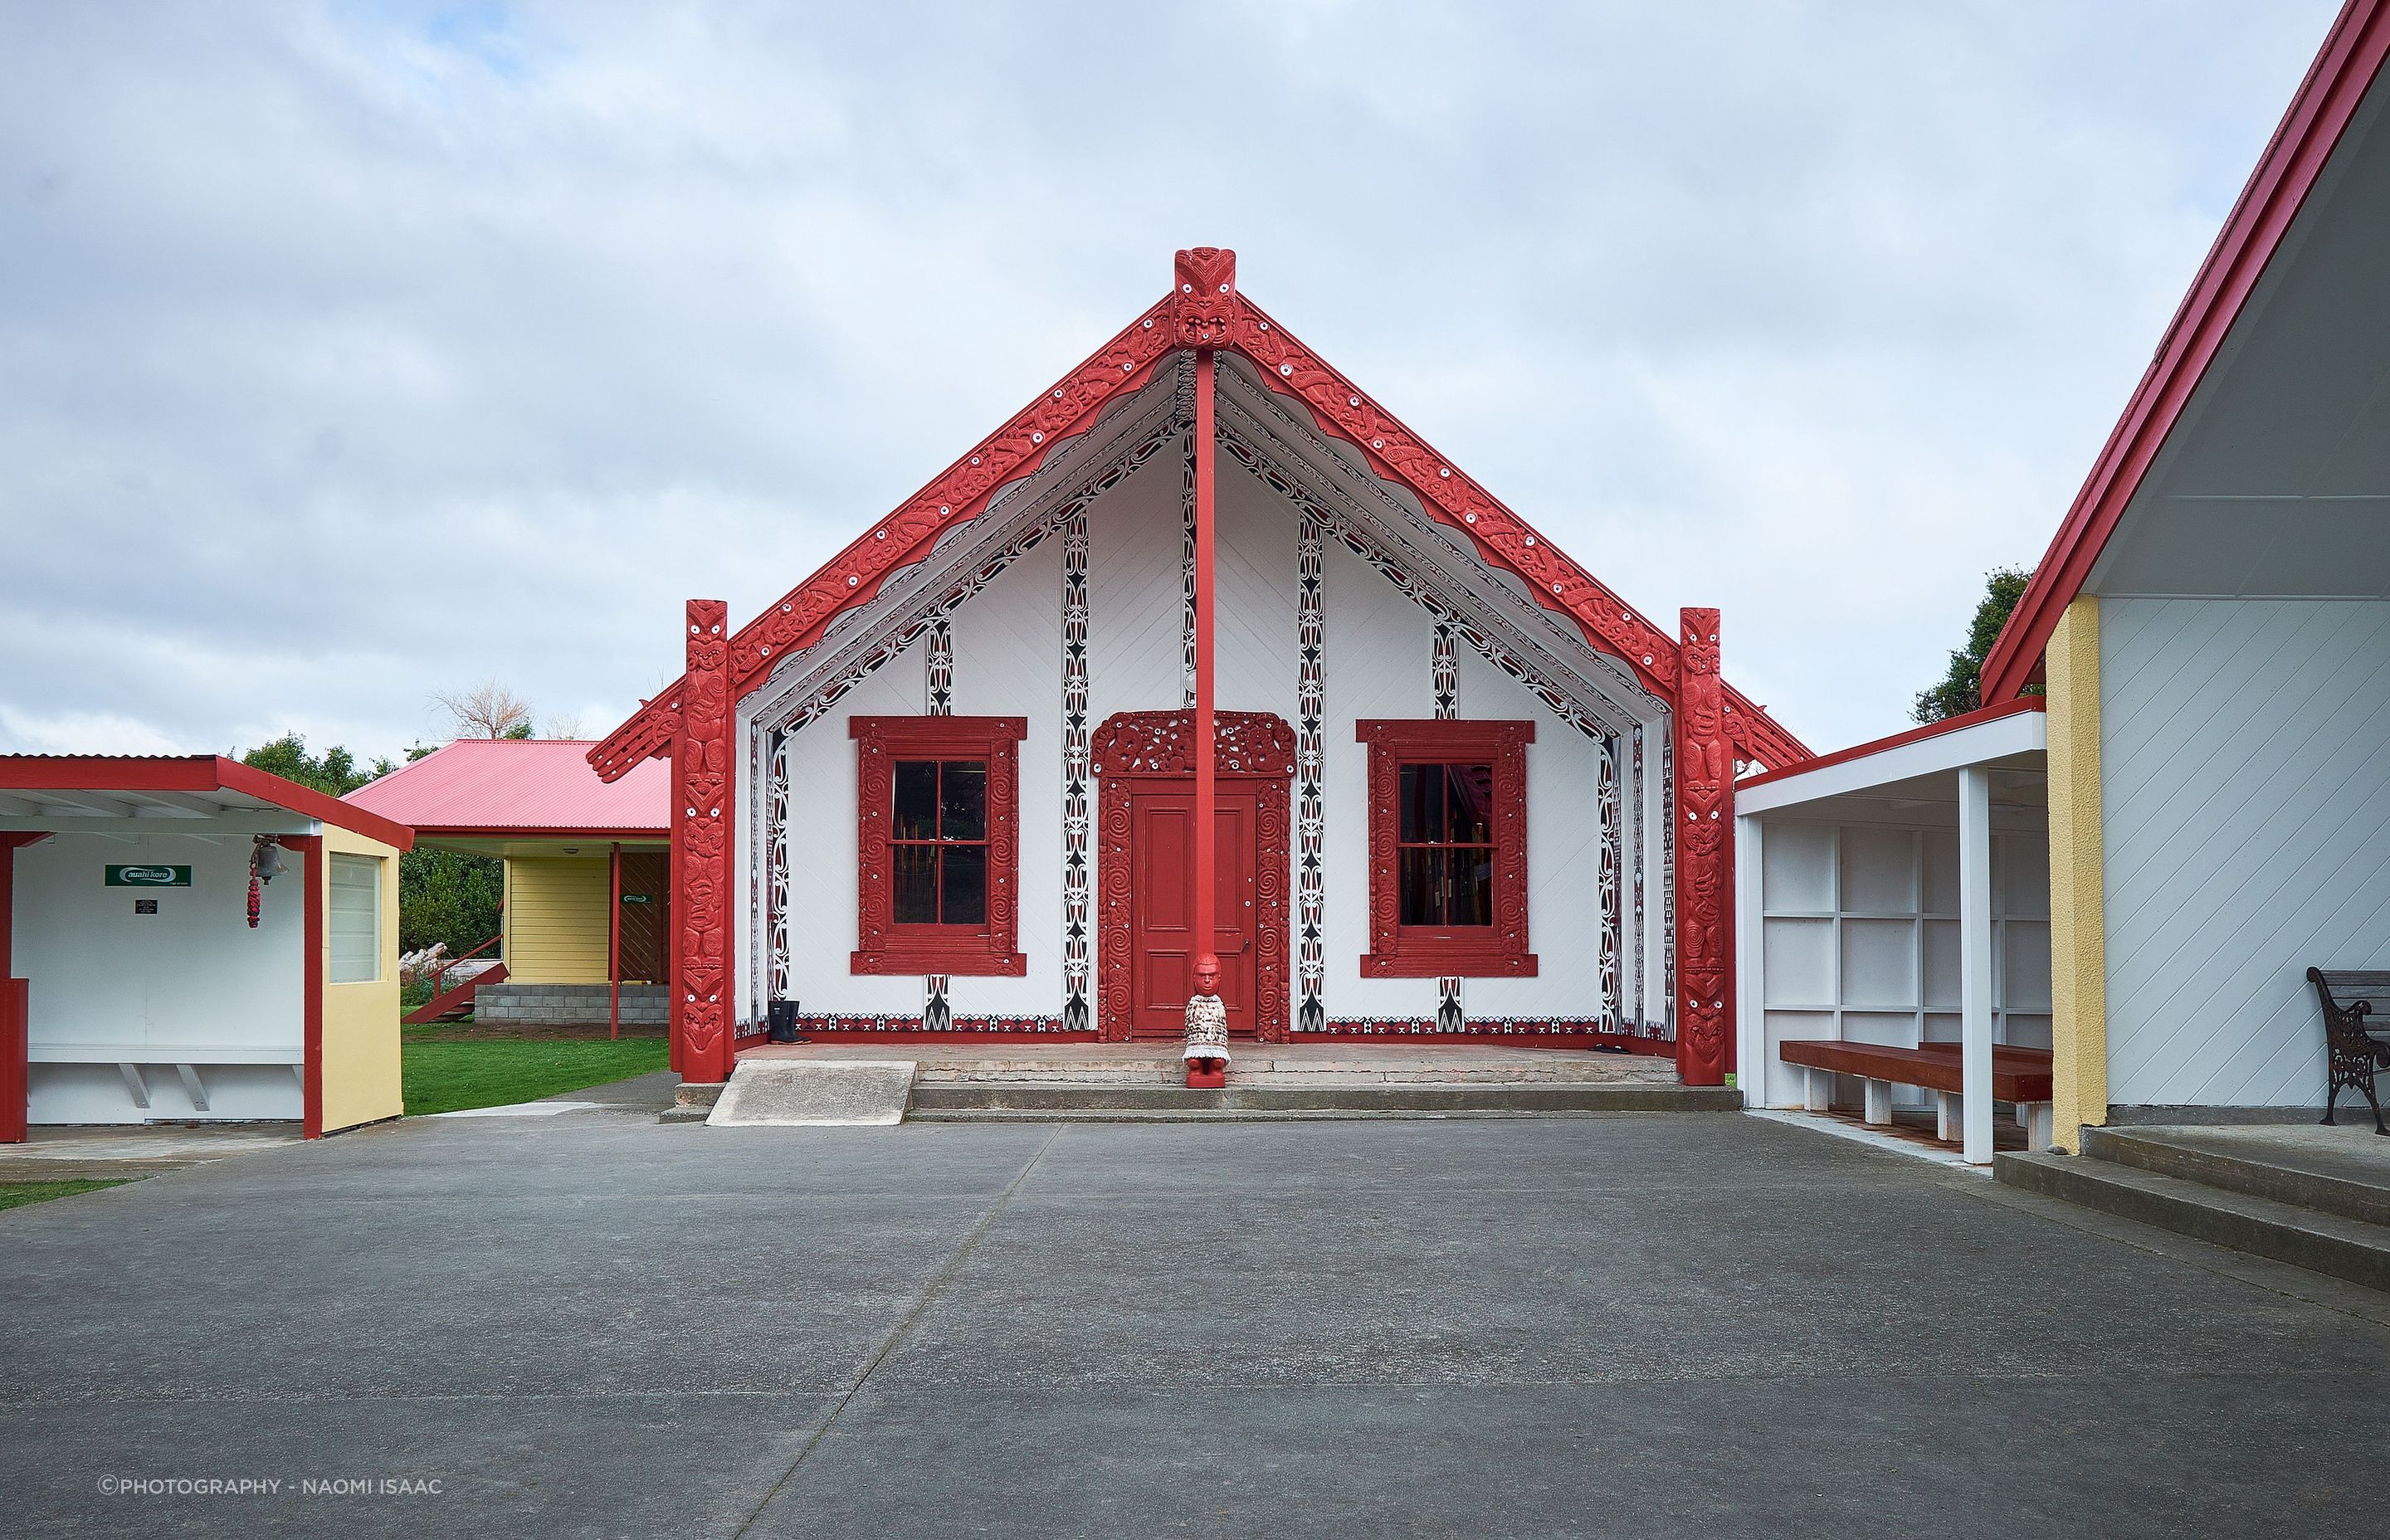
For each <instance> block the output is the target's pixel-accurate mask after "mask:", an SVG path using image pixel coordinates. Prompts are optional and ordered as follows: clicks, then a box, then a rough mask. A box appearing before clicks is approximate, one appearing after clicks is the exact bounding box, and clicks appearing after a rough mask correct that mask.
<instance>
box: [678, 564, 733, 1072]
mask: <svg viewBox="0 0 2390 1540" xmlns="http://www.w3.org/2000/svg"><path fill="white" fill-rule="evenodd" d="M729 622H730V607H729V606H728V605H726V604H724V603H723V602H722V601H721V600H720V599H691V600H689V601H688V610H687V622H686V628H685V633H684V639H685V640H686V641H687V648H688V668H687V673H686V674H684V675H683V676H682V679H681V695H680V701H679V706H680V734H679V737H677V738H675V739H674V742H673V810H672V811H673V860H674V866H675V877H676V878H677V879H678V881H679V887H680V891H679V892H678V893H677V894H676V895H675V896H676V899H677V903H678V905H679V910H678V913H676V914H675V916H674V917H673V947H672V951H673V966H672V973H673V983H672V1021H673V1029H672V1030H673V1036H674V1038H675V1041H676V1042H678V1043H679V1045H680V1077H681V1079H683V1080H685V1081H690V1082H694V1083H696V1084H701V1085H713V1084H721V1083H722V1082H723V1081H726V1080H728V1079H729V1078H730V1061H731V1059H732V1058H733V1057H734V1048H733V1045H732V1042H731V1028H730V1008H729V1002H728V1000H727V999H726V996H727V995H728V994H729V993H730V980H729V971H730V970H729V961H730V937H729V926H730V829H731V811H732V809H731V805H730V804H731V794H732V791H733V788H732V786H731V779H730V670H729V662H730V623H729Z"/></svg>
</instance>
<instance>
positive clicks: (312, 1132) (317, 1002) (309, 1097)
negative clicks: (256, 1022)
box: [282, 834, 325, 1139]
mask: <svg viewBox="0 0 2390 1540" xmlns="http://www.w3.org/2000/svg"><path fill="white" fill-rule="evenodd" d="M282 842H283V843H284V844H285V845H289V846H293V847H295V848H297V849H298V850H300V851H302V853H304V854H305V857H306V858H305V860H304V861H302V863H301V869H302V871H304V872H305V873H306V876H305V877H304V878H302V879H301V880H302V882H303V883H304V884H305V886H304V888H303V889H302V892H303V895H304V896H303V900H302V902H303V903H304V905H305V907H306V919H305V923H303V924H302V926H301V927H300V941H299V944H300V946H301V947H302V948H303V956H302V962H301V964H300V969H299V977H300V988H301V989H302V990H304V991H305V992H306V994H305V1001H306V1007H305V1009H304V1011H303V1012H302V1015H301V1018H300V1021H301V1025H300V1039H299V1041H300V1062H299V1086H300V1090H299V1133H300V1136H301V1137H302V1138H309V1139H320V1138H322V1137H323V1136H324V905H325V894H324V837H323V836H322V835H320V834H286V835H283V836H282Z"/></svg>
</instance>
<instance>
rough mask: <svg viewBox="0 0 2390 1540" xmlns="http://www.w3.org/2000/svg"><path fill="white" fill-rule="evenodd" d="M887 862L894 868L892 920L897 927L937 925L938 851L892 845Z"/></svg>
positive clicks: (928, 846)
mask: <svg viewBox="0 0 2390 1540" xmlns="http://www.w3.org/2000/svg"><path fill="white" fill-rule="evenodd" d="M888 854H889V858H890V859H891V860H892V861H893V862H894V863H895V866H896V887H895V906H894V907H895V915H894V918H895V920H896V923H897V924H899V925H935V924H936V923H937V922H938V847H937V846H935V845H893V846H891V847H890V848H889V851H888Z"/></svg>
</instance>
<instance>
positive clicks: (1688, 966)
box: [1675, 610, 1734, 1085]
mask: <svg viewBox="0 0 2390 1540" xmlns="http://www.w3.org/2000/svg"><path fill="white" fill-rule="evenodd" d="M1679 624H1680V628H1681V630H1680V641H1679V643H1678V648H1677V710H1676V723H1675V725H1676V734H1677V744H1676V749H1677V752H1676V761H1677V788H1676V789H1677V810H1676V811H1677V841H1676V844H1677V914H1676V925H1677V1078H1679V1079H1680V1080H1682V1081H1683V1082H1684V1083H1685V1084H1688V1085H1722V1084H1725V1083H1726V1072H1727V1070H1728V1068H1729V1067H1730V1066H1729V1062H1728V1055H1729V1054H1730V1052H1731V1045H1732V1043H1733V1041H1734V897H1733V895H1734V746H1733V744H1731V743H1730V742H1728V739H1727V731H1726V710H1725V706H1726V701H1725V690H1724V687H1723V686H1722V685H1721V684H1720V682H1719V679H1718V612H1717V611H1716V610H1684V611H1682V612H1681V613H1680V616H1679Z"/></svg>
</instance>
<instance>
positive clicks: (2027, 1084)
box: [1776, 1038, 2056, 1102]
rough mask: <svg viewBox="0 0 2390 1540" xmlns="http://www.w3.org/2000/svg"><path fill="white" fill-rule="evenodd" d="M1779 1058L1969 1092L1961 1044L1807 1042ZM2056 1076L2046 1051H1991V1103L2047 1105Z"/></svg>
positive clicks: (1789, 1046)
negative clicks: (1910, 1045) (1905, 1045)
mask: <svg viewBox="0 0 2390 1540" xmlns="http://www.w3.org/2000/svg"><path fill="white" fill-rule="evenodd" d="M1776 1057H1777V1058H1779V1059H1782V1060H1783V1061H1784V1062H1785V1063H1787V1064H1792V1065H1797V1066H1799V1067H1800V1068H1803V1069H1808V1070H1831V1071H1832V1072H1835V1073H1836V1074H1846V1075H1857V1076H1858V1077H1860V1078H1861V1079H1864V1080H1888V1081H1892V1082H1894V1083H1895V1084H1901V1085H1915V1086H1919V1087H1921V1088H1923V1089H1925V1090H1928V1091H1953V1092H1960V1091H1964V1090H1965V1089H1966V1071H1965V1067H1964V1050H1963V1049H1962V1048H1961V1047H1960V1045H1958V1044H1956V1043H1928V1044H1926V1045H1924V1046H1921V1047H1915V1048H1895V1047H1891V1046H1886V1045H1883V1044H1879V1043H1848V1042H1840V1041H1835V1040H1831V1039H1816V1038H1803V1039H1795V1040H1793V1041H1792V1042H1787V1043H1782V1044H1779V1045H1778V1046H1777V1050H1776ZM2055 1078H2056V1077H2055V1076H2054V1074H2053V1073H2052V1072H2051V1069H2050V1055H2049V1049H2047V1048H2022V1047H2009V1046H2005V1045H1995V1046H1993V1048H1992V1099H1993V1100H1995V1101H2007V1102H2035V1101H2048V1100H2049V1099H2050V1097H2051V1086H2052V1084H2053V1083H2054V1081H2055Z"/></svg>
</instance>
